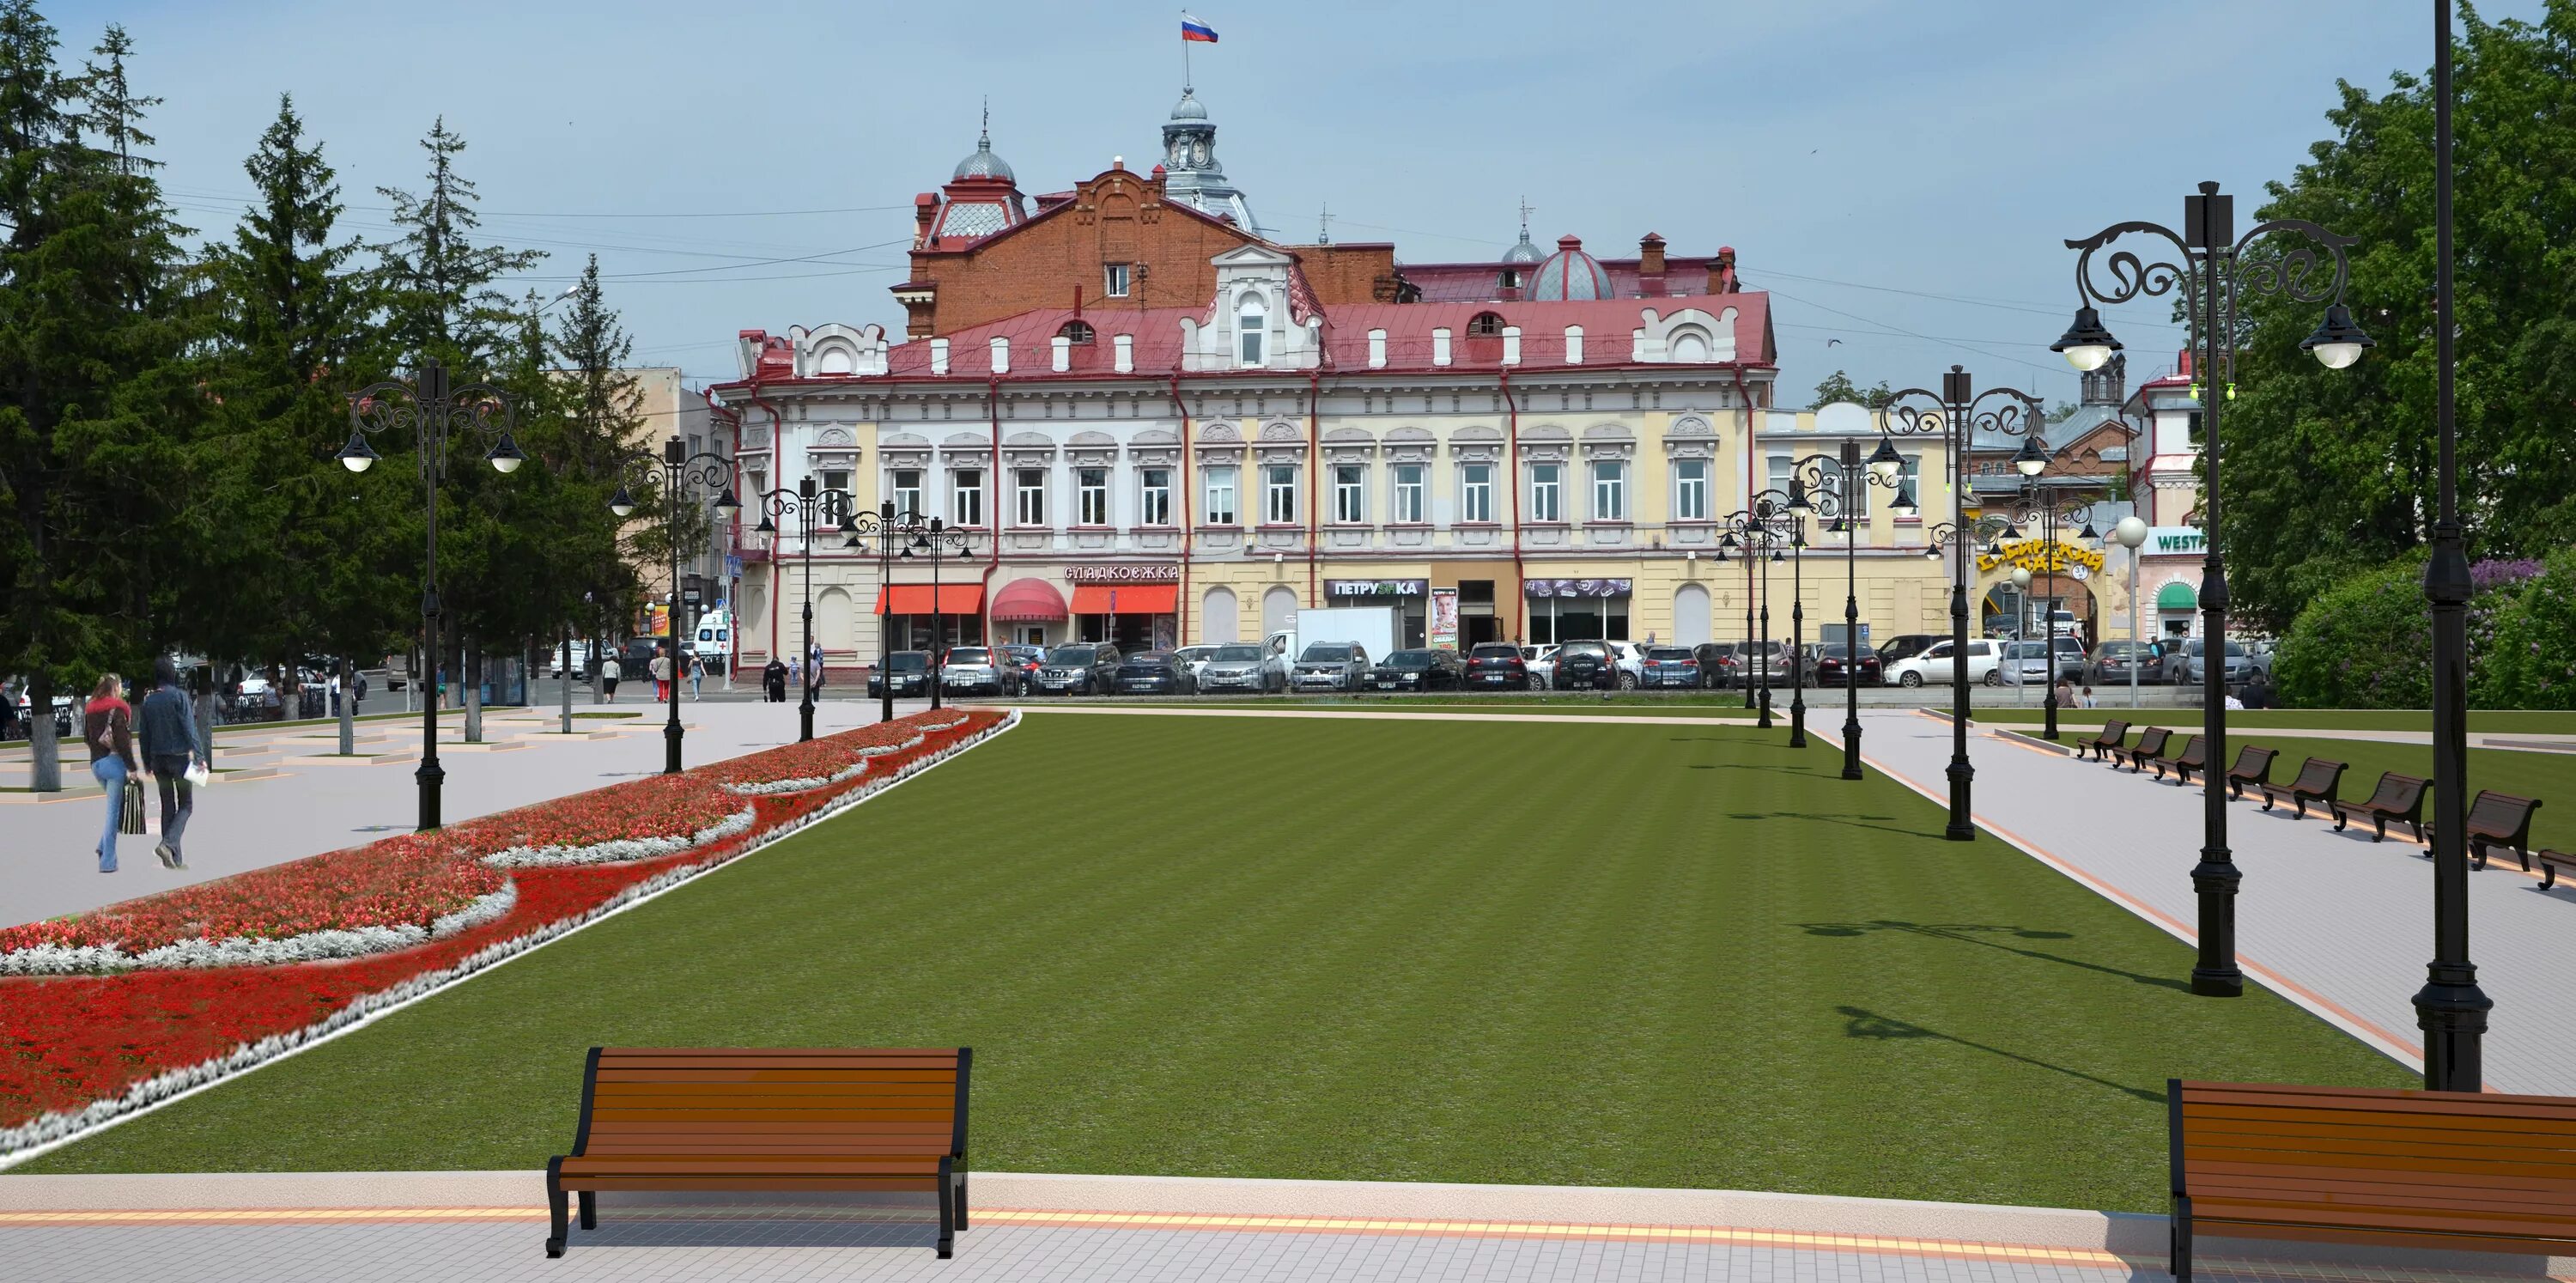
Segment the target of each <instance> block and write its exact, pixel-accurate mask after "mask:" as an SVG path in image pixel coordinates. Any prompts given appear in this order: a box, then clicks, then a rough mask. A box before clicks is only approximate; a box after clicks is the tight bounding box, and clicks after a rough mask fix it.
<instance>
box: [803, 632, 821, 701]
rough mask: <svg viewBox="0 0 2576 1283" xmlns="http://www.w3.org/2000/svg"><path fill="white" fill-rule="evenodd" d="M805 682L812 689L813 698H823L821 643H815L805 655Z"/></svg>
mask: <svg viewBox="0 0 2576 1283" xmlns="http://www.w3.org/2000/svg"><path fill="white" fill-rule="evenodd" d="M805 680H806V681H807V682H808V683H809V684H811V685H812V686H813V687H814V698H815V699H817V700H820V699H821V698H823V643H821V642H816V643H814V645H813V647H812V648H811V649H809V650H807V651H806V653H805Z"/></svg>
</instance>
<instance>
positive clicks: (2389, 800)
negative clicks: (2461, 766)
mask: <svg viewBox="0 0 2576 1283" xmlns="http://www.w3.org/2000/svg"><path fill="white" fill-rule="evenodd" d="M2334 814H2335V832H2337V833H2341V832H2343V826H2344V823H2345V821H2348V820H2364V819H2366V820H2368V821H2370V840H2371V841H2373V842H2377V841H2379V840H2380V839H2382V838H2385V837H2387V836H2388V822H2389V821H2391V820H2404V821H2406V822H2407V823H2408V824H2411V825H2413V826H2415V840H2416V841H2418V842H2421V841H2423V840H2424V781H2422V780H2419V779H2417V778H2415V777H2414V776H2412V775H2400V774H2398V773H2397V772H2395V771H2381V772H2380V773H2379V787H2377V788H2375V789H2372V790H2371V791H2370V797H2369V799H2368V800H2366V801H2361V802H2337V803H2335V804H2334Z"/></svg>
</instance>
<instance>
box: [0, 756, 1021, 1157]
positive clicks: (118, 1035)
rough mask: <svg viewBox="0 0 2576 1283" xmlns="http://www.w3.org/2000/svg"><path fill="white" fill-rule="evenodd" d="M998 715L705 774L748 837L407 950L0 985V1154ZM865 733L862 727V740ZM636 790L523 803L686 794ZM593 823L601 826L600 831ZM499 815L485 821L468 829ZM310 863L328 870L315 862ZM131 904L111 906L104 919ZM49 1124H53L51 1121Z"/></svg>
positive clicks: (560, 894)
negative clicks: (759, 767) (730, 790)
mask: <svg viewBox="0 0 2576 1283" xmlns="http://www.w3.org/2000/svg"><path fill="white" fill-rule="evenodd" d="M1001 720H1002V719H1001V718H1000V717H999V716H998V715H996V714H993V713H989V712H983V711H981V710H978V711H976V712H973V713H970V714H968V715H967V716H966V718H965V719H964V720H963V721H961V722H960V723H958V724H957V725H955V726H952V727H949V728H946V729H942V730H938V731H933V732H930V733H928V734H927V735H925V737H924V739H923V742H922V743H920V744H919V745H916V746H914V747H912V748H908V749H904V750H901V751H899V752H896V753H891V754H888V755H886V756H885V757H884V758H883V759H882V760H881V761H880V763H879V764H878V767H879V768H880V769H872V770H871V771H870V772H869V773H868V774H867V775H865V776H860V777H857V778H854V779H852V780H849V781H845V782H844V783H842V784H841V785H837V786H834V787H832V788H827V789H812V790H808V791H805V792H802V793H792V794H782V795H778V796H769V797H757V798H737V797H731V796H727V795H723V794H722V793H721V791H720V790H716V789H714V788H713V787H712V786H711V785H709V784H708V783H707V782H705V781H704V780H698V781H695V782H694V783H695V784H696V787H697V789H698V790H699V791H700V792H701V793H702V794H715V795H716V796H717V797H719V798H720V799H721V802H722V803H723V804H727V805H728V806H729V808H730V809H735V810H738V809H740V808H741V807H743V806H744V805H748V806H750V807H751V808H752V809H753V810H754V812H755V814H756V819H755V822H754V823H753V825H752V827H751V829H750V830H749V831H748V832H745V833H742V834H737V835H734V836H731V837H727V838H725V839H723V840H721V841H719V842H716V843H712V844H710V845H708V846H704V847H699V848H696V849H693V850H689V851H685V852H681V853H678V854H674V855H669V856H664V857H661V858H658V859H646V860H634V861H629V862H623V863H618V864H602V865H572V866H562V867H541V868H525V869H518V870H514V871H512V872H511V873H510V874H509V875H508V876H509V877H510V878H511V880H513V881H514V882H515V883H516V884H517V888H518V898H517V900H516V902H515V903H514V904H513V905H512V906H511V907H510V910H509V912H508V913H506V914H505V915H503V916H502V917H500V918H498V919H496V920H493V921H490V922H485V923H482V924H480V925H477V926H473V927H470V928H467V929H465V930H463V931H460V932H458V933H457V934H455V935H452V936H449V937H446V938H444V939H437V940H432V941H430V942H429V943H427V944H423V945H420V946H418V947H415V948H409V949H403V950H400V951H398V952H391V953H381V954H374V955H370V956H366V957H360V958H353V959H346V960H341V961H332V962H312V963H296V964H290V965H281V966H256V967H231V968H221V969H213V970H145V971H132V972H125V973H121V974H116V975H107V976H65V977H52V978H19V977H10V978H0V1154H5V1153H7V1152H9V1151H10V1150H13V1149H19V1148H24V1147H25V1146H27V1145H30V1144H38V1143H42V1142H43V1141H44V1140H46V1139H48V1138H49V1137H50V1136H51V1135H54V1134H68V1133H69V1132H71V1131H73V1130H76V1129H77V1127H78V1126H79V1125H85V1123H76V1122H74V1121H72V1117H73V1115H74V1112H75V1111H86V1112H84V1113H81V1114H80V1115H79V1117H80V1118H81V1119H83V1120H85V1121H86V1123H95V1122H97V1121H103V1120H104V1119H105V1118H107V1117H112V1116H114V1115H115V1114H116V1113H120V1112H124V1111H125V1110H126V1109H129V1108H132V1107H135V1106H137V1105H140V1104H143V1103H148V1101H149V1100H151V1099H157V1098H159V1097H161V1096H164V1095H168V1094H170V1093H171V1092H174V1091H176V1090H179V1089H181V1088H182V1087H184V1086H185V1085H187V1084H188V1082H189V1081H192V1080H194V1079H195V1078H198V1077H211V1076H215V1075H216V1074H219V1073H221V1072H230V1071H232V1070H237V1069H240V1068H245V1067H247V1066H249V1065H250V1064H255V1063H257V1062H258V1061H260V1060H263V1059H266V1058H267V1057H268V1056H271V1055H275V1054H277V1053H278V1052H280V1051H283V1050H286V1049H287V1048H288V1047H290V1046H292V1045H294V1043H295V1042H296V1041H299V1040H300V1039H302V1038H303V1037H306V1036H310V1035H313V1034H316V1033H319V1032H322V1028H321V1027H322V1026H324V1025H326V1024H330V1023H331V1022H335V1021H344V1020H347V1019H351V1018H354V1017H355V1016H356V1015H358V1014H360V1013H361V1012H362V1011H364V1010H371V1009H374V1008H375V1007H377V1006H381V1005H384V1004H385V1003H387V1002H391V1001H396V1000H399V999H400V998H402V997H405V996H407V992H408V990H410V989H415V988H418V987H419V986H422V985H434V984H436V983H443V982H444V981H445V980H448V979H452V978H454V976H456V975H461V974H463V973H464V972H465V971H468V970H471V969H473V968H475V967H478V966H481V965H487V964H488V963H489V962H491V961H496V960H498V958H500V957H504V956H507V955H508V953H510V952H513V951H515V949H516V948H518V947H522V946H524V944H526V943H530V942H533V941H534V940H536V939H539V938H543V937H544V936H546V935H547V934H548V933H550V932H553V931H559V930H562V929H568V928H569V927H571V926H573V925H577V924H578V923H579V922H581V921H583V920H586V919H587V917H588V916H590V915H593V914H595V913H598V912H601V911H603V910H605V909H607V908H610V907H613V906H614V903H615V902H617V901H618V900H619V899H620V897H621V896H632V895H634V894H638V893H641V892H643V891H644V890H646V889H648V887H649V886H650V885H652V884H653V883H654V881H655V879H658V878H664V877H670V876H682V875H686V874H687V873H689V872H690V871H692V870H695V869H699V868H703V867H709V866H712V865H714V864H716V863H720V862H722V861H723V860H725V859H727V858H730V857H731V856H733V855H736V854H739V853H740V852H741V851H743V850H744V849H746V848H747V847H749V846H750V845H752V844H753V843H754V842H756V841H759V840H761V839H763V838H765V837H766V836H768V835H770V834H772V833H775V832H777V831H779V830H780V829H782V828H784V827H792V826H793V825H794V824H796V823H797V822H798V821H801V820H804V819H806V818H808V817H811V816H813V815H815V814H816V813H818V812H820V811H822V810H824V809H825V808H827V807H829V806H831V805H832V804H833V803H835V802H837V801H839V800H841V799H843V798H845V797H848V796H849V795H851V794H852V793H853V792H856V791H859V790H862V789H868V788H873V787H876V786H877V784H878V782H879V781H880V780H881V779H891V778H893V777H894V776H895V775H897V774H898V773H900V772H902V771H903V770H905V769H906V768H907V767H909V766H912V765H914V764H917V763H922V762H926V761H928V760H930V759H932V758H934V757H936V756H937V755H939V754H942V753H944V752H946V751H948V750H950V749H952V748H954V747H956V746H957V745H958V744H959V743H960V742H961V741H964V740H966V739H969V738H971V737H973V736H975V735H978V734H981V733H983V732H985V731H987V730H990V729H992V728H993V727H994V725H995V724H996V723H998V722H1000V721H1001ZM895 725H896V726H900V725H901V724H900V723H897V724H895ZM878 729H879V728H875V727H871V728H869V730H870V731H872V732H873V731H877V730H878ZM773 751H776V750H773ZM656 778H657V779H659V778H660V777H656ZM681 778H683V779H685V777H681ZM649 783H651V781H643V780H639V781H632V782H629V783H625V784H618V785H613V786H611V787H609V788H605V789H599V790H594V791H593V792H590V793H585V794H581V795H578V796H576V797H573V798H566V799H562V800H560V801H557V802H552V803H547V804H546V805H545V807H543V808H529V809H531V810H565V811H572V812H578V813H583V814H592V813H600V808H602V807H604V806H606V805H607V804H606V803H605V802H603V801H601V799H603V798H605V797H616V798H618V799H621V800H622V801H623V802H624V804H626V805H640V804H647V802H646V799H648V798H655V799H668V798H672V797H681V798H685V797H686V796H688V793H687V791H686V790H671V791H669V792H665V791H663V790H657V789H653V788H650V787H642V788H639V787H637V785H644V784H649ZM600 814H601V818H600V821H599V822H600V823H603V824H607V823H612V822H613V821H610V820H609V819H608V818H607V817H606V816H605V814H604V813H600ZM504 818H505V817H502V816H493V817H488V818H487V819H486V820H484V821H477V822H475V824H476V825H481V824H488V823H491V822H493V821H499V820H502V819H504ZM459 827H460V828H470V827H474V826H473V825H467V826H459ZM497 827H498V828H500V829H502V830H504V831H507V832H512V833H517V832H546V833H554V832H562V831H569V830H558V829H553V828H544V829H540V828H537V827H536V826H535V825H534V824H533V823H532V822H522V821H513V822H512V824H509V825H500V826H497ZM596 831H597V830H596V829H584V830H580V831H579V832H578V833H576V834H575V835H576V836H579V837H585V838H586V837H588V836H589V834H591V833H593V832H596ZM453 832H454V831H451V834H452V833H453ZM403 841H404V839H392V840H390V841H388V842H381V843H376V844H373V845H371V846H369V847H365V848H359V849H357V850H353V851H347V852H335V853H333V854H332V855H330V856H318V857H315V858H314V859H312V860H305V861H298V862H297V863H295V864H291V865H280V866H276V867H274V868H272V869H268V870H262V871H261V872H260V873H258V874H245V875H242V876H241V877H237V878H231V879H225V880H223V881H221V882H216V883H208V884H205V885H204V886H201V887H193V888H188V889H187V891H185V892H179V893H174V895H185V894H190V893H204V894H205V895H208V896H211V897H215V899H213V900H210V901H208V902H207V903H210V904H211V903H236V902H240V901H241V900H242V897H241V896H239V895H237V894H236V893H235V892H234V891H233V890H230V889H226V888H229V884H232V883H243V882H248V881H250V880H251V879H254V878H259V877H262V876H264V875H272V874H273V875H279V876H281V877H298V878H302V879H305V882H304V883H303V884H306V885H314V886H319V885H321V882H320V880H319V879H318V878H316V877H315V876H314V875H312V874H310V873H300V874H299V873H292V872H291V871H295V870H301V869H305V868H306V867H307V866H314V867H331V868H341V869H354V866H352V865H349V864H348V861H347V860H346V859H338V858H335V857H348V858H352V859H353V858H356V857H362V856H365V855H366V854H367V853H368V852H374V851H380V850H381V849H382V848H384V847H386V846H389V845H392V844H394V843H399V842H403ZM409 845H410V846H412V847H416V848H419V850H418V851H416V852H412V853H410V854H411V855H417V856H418V857H419V858H423V859H426V858H428V857H429V855H430V854H431V853H432V852H434V851H436V850H437V849H438V847H439V843H438V842H437V841H435V840H432V839H419V838H415V839H412V840H411V842H410V844H409ZM406 858H409V856H406ZM324 862H330V863H329V864H328V865H327V866H325V865H324ZM449 867H452V868H455V869H460V870H469V869H474V868H478V867H480V866H479V865H477V864H476V863H475V862H474V861H472V860H462V859H460V860H455V861H452V862H451V864H450V866H449ZM154 898H155V899H160V898H161V897H154ZM130 908H131V906H119V907H118V910H112V911H109V912H118V911H126V910H129V909H130ZM66 925H69V924H66ZM48 1115H54V1116H57V1117H53V1118H50V1119H49V1118H47V1116H48ZM11 1129H16V1130H15V1131H14V1132H13V1131H12V1130H11Z"/></svg>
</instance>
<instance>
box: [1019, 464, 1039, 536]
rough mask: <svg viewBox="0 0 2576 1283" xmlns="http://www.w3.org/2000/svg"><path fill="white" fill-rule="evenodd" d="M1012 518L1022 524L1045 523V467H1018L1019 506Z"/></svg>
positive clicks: (1036, 524) (1034, 524) (1035, 524)
mask: <svg viewBox="0 0 2576 1283" xmlns="http://www.w3.org/2000/svg"><path fill="white" fill-rule="evenodd" d="M1013 519H1014V520H1016V521H1017V522H1019V524H1021V525H1023V526H1043V525H1045V524H1046V469H1044V468H1021V469H1019V506H1018V507H1017V508H1015V509H1013Z"/></svg>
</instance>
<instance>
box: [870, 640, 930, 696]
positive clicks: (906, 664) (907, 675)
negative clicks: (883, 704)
mask: <svg viewBox="0 0 2576 1283" xmlns="http://www.w3.org/2000/svg"><path fill="white" fill-rule="evenodd" d="M888 682H892V683H893V685H894V694H895V698H897V699H901V698H903V697H904V696H907V695H928V694H929V693H930V652H929V651H926V650H899V651H896V652H895V653H893V654H891V655H888V656H886V662H885V667H883V668H878V669H872V670H870V671H869V673H868V695H869V697H870V698H873V699H882V698H884V697H885V693H886V685H887V683H888Z"/></svg>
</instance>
